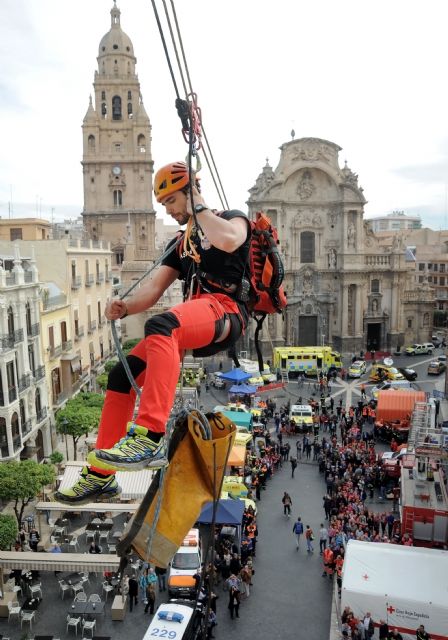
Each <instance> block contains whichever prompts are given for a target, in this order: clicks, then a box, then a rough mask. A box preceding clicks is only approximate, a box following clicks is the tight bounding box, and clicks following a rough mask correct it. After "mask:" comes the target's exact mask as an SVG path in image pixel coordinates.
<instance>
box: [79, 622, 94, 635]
mask: <svg viewBox="0 0 448 640" xmlns="http://www.w3.org/2000/svg"><path fill="white" fill-rule="evenodd" d="M95 627H96V620H84V622H83V623H82V635H83V636H85V635H86V631H90V633H91V636H90V637H91V638H93V632H94V630H95Z"/></svg>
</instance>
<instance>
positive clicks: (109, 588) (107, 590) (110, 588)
mask: <svg viewBox="0 0 448 640" xmlns="http://www.w3.org/2000/svg"><path fill="white" fill-rule="evenodd" d="M114 589H115V587H113V586H112V585H111V584H109V583H108V582H106V581H104V582H103V591H104V593H105V594H106V601H107V596H108V595H109V593H110V592H111V591H114Z"/></svg>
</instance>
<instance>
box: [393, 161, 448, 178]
mask: <svg viewBox="0 0 448 640" xmlns="http://www.w3.org/2000/svg"><path fill="white" fill-rule="evenodd" d="M392 172H393V173H394V174H395V175H397V176H398V177H400V178H404V179H405V180H412V181H413V182H419V183H424V184H440V183H446V182H447V181H448V157H445V158H442V159H441V160H439V161H438V162H433V163H429V164H416V165H410V166H407V167H400V168H397V169H393V170H392Z"/></svg>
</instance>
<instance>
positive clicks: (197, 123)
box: [176, 93, 202, 154]
mask: <svg viewBox="0 0 448 640" xmlns="http://www.w3.org/2000/svg"><path fill="white" fill-rule="evenodd" d="M176 109H177V115H178V116H179V118H180V121H181V122H182V135H183V137H184V140H185V142H187V143H189V144H190V145H191V148H192V150H193V153H194V154H195V152H197V151H199V150H200V149H201V148H202V113H201V109H200V107H198V97H197V95H196V93H189V94H188V95H187V97H186V99H185V100H183V99H182V98H176Z"/></svg>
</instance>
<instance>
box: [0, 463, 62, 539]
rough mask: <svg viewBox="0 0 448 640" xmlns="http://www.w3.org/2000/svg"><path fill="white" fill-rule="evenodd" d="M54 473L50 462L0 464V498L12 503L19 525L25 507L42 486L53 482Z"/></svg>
mask: <svg viewBox="0 0 448 640" xmlns="http://www.w3.org/2000/svg"><path fill="white" fill-rule="evenodd" d="M55 475H56V474H55V468H54V466H53V465H52V464H39V463H37V462H36V461H35V460H23V461H22V462H3V463H2V464H0V499H1V500H3V501H5V502H13V503H14V513H15V514H16V519H17V524H18V526H19V527H20V525H21V522H22V518H23V512H24V511H25V507H26V506H27V505H28V504H29V503H30V502H31V500H34V498H35V497H36V496H37V495H38V494H39V492H40V491H42V489H43V487H45V486H46V485H50V484H54V481H55Z"/></svg>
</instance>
